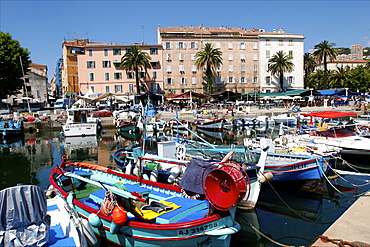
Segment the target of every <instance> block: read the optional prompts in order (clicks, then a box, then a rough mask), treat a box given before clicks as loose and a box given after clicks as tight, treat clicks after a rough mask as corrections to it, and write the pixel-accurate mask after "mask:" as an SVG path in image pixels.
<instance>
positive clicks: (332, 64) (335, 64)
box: [315, 60, 367, 71]
mask: <svg viewBox="0 0 370 247" xmlns="http://www.w3.org/2000/svg"><path fill="white" fill-rule="evenodd" d="M366 62H367V60H334V61H328V63H327V66H328V67H327V68H328V70H337V68H341V67H343V68H346V67H347V66H348V67H349V68H351V69H353V68H356V67H357V66H359V65H363V66H365V64H366ZM315 70H316V71H317V70H324V64H323V63H320V64H318V65H317V66H316V68H315Z"/></svg>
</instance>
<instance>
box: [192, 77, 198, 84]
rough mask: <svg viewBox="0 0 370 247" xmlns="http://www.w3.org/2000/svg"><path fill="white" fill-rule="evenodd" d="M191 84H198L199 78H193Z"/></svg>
mask: <svg viewBox="0 0 370 247" xmlns="http://www.w3.org/2000/svg"><path fill="white" fill-rule="evenodd" d="M191 84H193V85H195V84H197V78H196V77H193V78H191Z"/></svg>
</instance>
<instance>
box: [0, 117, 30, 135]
mask: <svg viewBox="0 0 370 247" xmlns="http://www.w3.org/2000/svg"><path fill="white" fill-rule="evenodd" d="M23 134H24V125H23V121H22V120H13V119H3V118H2V119H0V137H3V138H8V137H15V136H21V135H23Z"/></svg>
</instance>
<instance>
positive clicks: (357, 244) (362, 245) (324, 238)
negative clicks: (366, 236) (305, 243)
mask: <svg viewBox="0 0 370 247" xmlns="http://www.w3.org/2000/svg"><path fill="white" fill-rule="evenodd" d="M319 239H320V240H322V241H323V242H324V243H327V242H330V243H333V244H335V245H338V246H340V247H345V246H350V247H369V246H370V245H369V244H366V243H361V242H349V241H344V240H343V239H334V238H329V237H327V236H323V235H321V236H318V237H317V238H316V239H315V240H314V241H313V242H314V243H315V242H316V241H317V240H319ZM310 246H312V245H310Z"/></svg>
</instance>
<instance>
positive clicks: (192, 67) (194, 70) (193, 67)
mask: <svg viewBox="0 0 370 247" xmlns="http://www.w3.org/2000/svg"><path fill="white" fill-rule="evenodd" d="M191 72H193V73H197V66H196V65H194V64H193V65H192V66H191Z"/></svg>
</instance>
